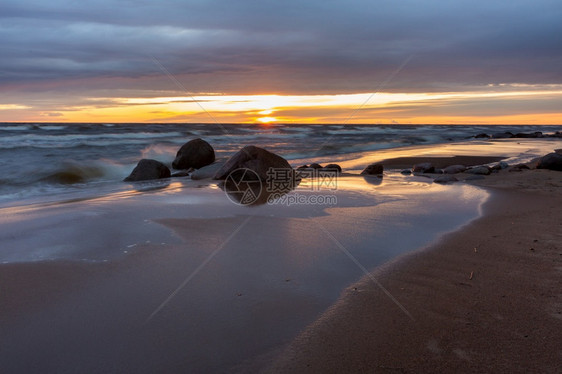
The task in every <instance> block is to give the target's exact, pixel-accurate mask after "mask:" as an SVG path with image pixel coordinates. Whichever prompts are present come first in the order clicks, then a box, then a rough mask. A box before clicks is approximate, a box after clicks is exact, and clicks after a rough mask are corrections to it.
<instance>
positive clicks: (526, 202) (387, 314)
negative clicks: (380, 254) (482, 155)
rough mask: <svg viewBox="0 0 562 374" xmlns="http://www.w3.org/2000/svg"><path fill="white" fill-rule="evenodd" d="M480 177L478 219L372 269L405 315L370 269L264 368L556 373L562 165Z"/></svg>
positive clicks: (561, 343)
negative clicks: (483, 194)
mask: <svg viewBox="0 0 562 374" xmlns="http://www.w3.org/2000/svg"><path fill="white" fill-rule="evenodd" d="M475 183H476V182H475ZM477 183H478V185H480V186H483V187H485V188H486V189H488V190H489V191H491V193H492V198H491V199H490V200H489V202H488V203H486V205H485V206H484V213H485V214H484V216H483V217H482V218H479V219H478V220H476V221H474V222H472V223H471V224H470V225H468V226H467V227H465V228H463V229H462V230H460V231H458V232H455V233H452V234H449V235H446V236H445V237H443V238H442V240H440V241H439V243H437V244H435V245H433V246H431V247H428V248H426V249H424V250H421V251H418V252H415V253H413V254H409V255H405V256H403V257H401V258H399V259H397V260H395V261H394V262H392V263H390V264H387V265H385V266H383V267H381V268H379V269H377V270H376V271H375V272H374V274H373V275H374V277H375V278H376V279H377V281H378V282H380V284H381V285H382V286H383V287H384V288H385V289H386V290H388V292H389V293H390V294H392V295H393V296H394V297H395V298H396V299H397V300H398V301H399V302H400V303H401V304H402V305H403V306H404V308H405V309H406V310H407V311H408V312H409V313H410V314H411V316H412V318H409V317H408V316H407V315H406V314H405V313H403V312H402V311H401V310H400V309H399V308H398V307H397V305H396V304H395V303H394V302H393V301H392V300H391V299H390V298H389V297H388V296H387V295H386V294H385V293H384V292H383V291H382V290H381V288H380V287H378V286H377V285H376V284H374V283H373V281H372V280H371V279H369V278H367V277H366V278H364V279H363V280H362V281H360V282H358V283H356V284H354V285H352V286H350V287H348V288H347V290H346V291H345V292H344V293H343V294H342V296H341V298H340V300H339V301H338V302H337V303H336V304H335V305H334V306H332V307H331V308H330V309H329V310H328V311H327V312H326V313H324V315H323V316H322V317H321V318H319V319H318V320H317V321H316V322H315V323H314V324H312V325H311V326H309V327H308V328H307V329H306V330H305V331H304V332H303V333H302V334H301V335H300V336H299V337H298V338H297V339H295V341H294V342H293V343H292V344H291V345H290V347H289V348H288V349H287V350H286V351H285V352H284V354H283V355H281V357H280V358H278V359H277V361H276V362H275V364H274V365H273V366H272V367H271V368H270V369H269V370H267V371H268V372H272V373H289V372H293V373H296V372H298V373H342V372H354V373H372V372H382V373H384V372H388V373H396V372H405V373H420V372H424V373H432V372H433V373H434V372H490V371H492V372H502V373H503V372H505V373H507V372H518V373H529V372H537V373H538V372H541V373H556V372H559V371H560V368H561V367H562V348H561V347H562V335H561V334H560V331H562V293H561V292H560V290H562V273H561V271H562V247H561V246H560V243H561V242H562V213H561V211H560V209H559V208H560V206H561V204H562V193H561V192H562V173H560V172H556V171H549V170H532V171H524V172H508V171H502V172H501V173H499V174H498V175H491V176H488V177H486V179H485V180H481V181H477Z"/></svg>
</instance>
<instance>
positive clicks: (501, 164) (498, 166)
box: [492, 161, 509, 171]
mask: <svg viewBox="0 0 562 374" xmlns="http://www.w3.org/2000/svg"><path fill="white" fill-rule="evenodd" d="M508 167H509V165H508V163H507V162H505V161H500V162H499V163H497V164H495V165H494V166H492V171H497V170H503V169H507V168H508Z"/></svg>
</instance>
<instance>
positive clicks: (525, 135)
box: [513, 131, 543, 138]
mask: <svg viewBox="0 0 562 374" xmlns="http://www.w3.org/2000/svg"><path fill="white" fill-rule="evenodd" d="M513 137H514V138H542V137H543V134H542V132H540V131H536V132H533V133H524V132H518V133H517V134H515V135H513Z"/></svg>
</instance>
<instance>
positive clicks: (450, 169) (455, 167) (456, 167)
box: [443, 165, 466, 174]
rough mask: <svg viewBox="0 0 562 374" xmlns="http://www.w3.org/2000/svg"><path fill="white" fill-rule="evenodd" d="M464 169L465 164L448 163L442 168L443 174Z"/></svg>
mask: <svg viewBox="0 0 562 374" xmlns="http://www.w3.org/2000/svg"><path fill="white" fill-rule="evenodd" d="M465 170H466V166H464V165H450V166H447V167H446V168H445V169H443V173H445V174H458V173H462V172H463V171H465Z"/></svg>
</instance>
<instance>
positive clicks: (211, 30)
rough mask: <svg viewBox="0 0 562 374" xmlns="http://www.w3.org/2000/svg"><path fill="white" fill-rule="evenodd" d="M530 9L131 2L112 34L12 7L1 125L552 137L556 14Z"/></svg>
mask: <svg viewBox="0 0 562 374" xmlns="http://www.w3.org/2000/svg"><path fill="white" fill-rule="evenodd" d="M538 1H539V3H541V4H542V5H537V3H528V4H527V3H521V2H516V3H510V4H505V5H502V6H498V5H497V4H495V3H493V2H483V1H482V2H479V3H478V6H475V5H474V4H473V3H465V2H456V1H453V2H450V3H443V4H433V3H432V4H426V3H424V2H418V1H411V2H408V5H404V6H396V5H393V4H392V3H381V4H378V5H377V6H372V5H373V4H372V3H371V2H366V1H362V0H361V1H357V2H353V3H352V4H351V3H350V4H345V5H343V4H338V3H337V2H336V3H330V4H329V5H326V4H325V3H323V2H316V1H309V2H305V3H306V4H308V5H305V3H298V5H297V4H291V5H290V6H289V5H287V6H285V5H283V4H282V3H271V4H270V3H267V5H266V4H262V5H260V6H259V7H257V8H256V7H255V6H254V5H255V4H253V3H246V2H240V3H238V2H235V3H233V2H223V1H222V0H218V1H216V2H215V1H210V2H197V4H194V3H192V2H189V1H188V2H173V3H170V4H168V5H167V6H166V7H156V8H157V9H158V11H157V12H155V6H154V4H151V3H144V2H139V3H135V6H134V7H122V6H120V5H118V4H115V8H116V9H119V12H120V13H122V17H119V18H115V17H114V14H113V12H110V13H108V9H112V8H108V7H107V6H102V5H99V4H91V5H89V6H88V7H83V6H81V5H80V4H79V3H76V4H75V3H72V2H70V3H69V2H66V1H59V0H56V1H54V2H52V3H49V5H44V6H43V5H41V6H38V4H37V3H33V2H29V1H27V0H22V1H12V0H8V3H7V4H8V5H6V9H5V11H3V12H0V13H1V14H0V19H2V27H0V40H2V45H3V50H4V51H6V53H5V56H3V59H2V61H1V62H0V68H1V71H2V75H1V76H0V122H2V121H4V122H112V123H113V122H116V123H117V122H198V123H215V122H219V123H319V124H322V123H346V124H347V123H349V124H378V123H380V124H409V123H411V124H426V123H434V124H449V123H450V124H562V109H561V108H562V65H561V64H560V61H561V58H562V53H561V51H562V50H561V49H560V45H559V44H560V43H559V40H558V38H557V37H556V35H560V33H561V32H562V30H561V26H560V14H562V13H561V12H562V10H561V9H560V6H559V5H558V4H557V3H555V2H554V3H553V2H544V4H543V1H542V0H538ZM250 4H253V5H250ZM86 8H87V11H86V10H85V9H86ZM227 9H228V11H227ZM219 10H220V11H219ZM312 10H314V11H312ZM55 14H56V15H57V16H54V15H55ZM483 14H486V17H484V18H483V17H482V15H483ZM326 19H329V20H330V22H329V23H326V22H324V20H326ZM523 19H528V20H529V21H528V22H513V20H523ZM124 20H127V21H126V22H125V21H124ZM320 20H322V21H320ZM436 20H439V22H437V23H436Z"/></svg>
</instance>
